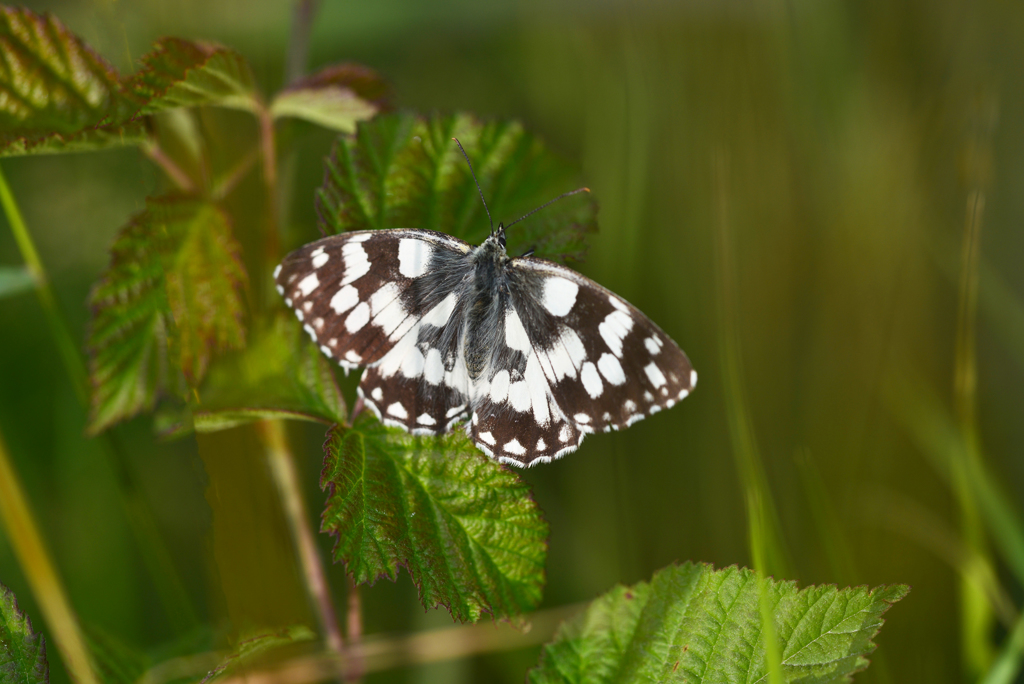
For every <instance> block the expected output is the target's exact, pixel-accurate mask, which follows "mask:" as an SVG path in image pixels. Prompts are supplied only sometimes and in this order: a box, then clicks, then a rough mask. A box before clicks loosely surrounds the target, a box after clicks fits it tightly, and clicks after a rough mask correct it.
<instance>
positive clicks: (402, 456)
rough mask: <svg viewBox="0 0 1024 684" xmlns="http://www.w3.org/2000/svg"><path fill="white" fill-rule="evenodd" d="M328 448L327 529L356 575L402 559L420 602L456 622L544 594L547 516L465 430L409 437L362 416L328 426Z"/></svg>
mask: <svg viewBox="0 0 1024 684" xmlns="http://www.w3.org/2000/svg"><path fill="white" fill-rule="evenodd" d="M324 450H325V453H326V459H325V463H324V470H323V474H322V475H321V479H320V486H321V487H322V488H324V489H326V490H327V491H328V497H327V508H326V509H325V511H324V514H323V530H324V531H325V532H330V533H331V534H333V535H335V537H336V544H335V547H334V559H335V561H341V562H344V563H345V564H346V567H347V569H348V572H349V573H350V574H351V575H352V577H353V578H354V579H355V581H356V582H359V583H366V582H369V583H373V582H375V581H376V580H378V579H380V578H382V577H387V578H389V579H391V580H394V579H396V578H397V576H398V569H399V567H400V566H405V567H406V568H407V569H408V570H409V574H410V575H411V576H412V580H413V582H414V583H415V584H416V585H417V587H418V588H419V594H420V600H421V601H422V602H423V605H424V606H425V607H428V608H429V607H435V606H437V605H439V604H440V605H444V606H445V607H447V608H448V610H449V611H450V612H451V614H452V617H454V618H455V619H457V620H462V621H465V620H473V621H475V620H477V619H479V618H480V616H481V614H482V613H484V612H489V613H490V614H491V615H492V616H494V617H495V618H501V617H508V616H513V615H517V614H519V613H522V612H524V611H527V610H530V609H532V608H533V607H535V606H536V605H537V603H538V602H539V601H540V598H541V589H542V586H543V584H544V559H545V556H546V554H547V545H546V542H545V540H546V538H547V533H548V526H547V523H546V522H544V520H543V519H542V518H541V516H540V511H539V510H538V509H537V505H536V504H535V503H534V501H533V499H532V498H531V497H530V493H529V489H528V487H527V486H526V485H525V484H523V483H522V482H520V481H519V480H518V479H517V478H516V476H515V475H514V474H513V473H512V472H511V471H509V470H508V469H507V468H505V467H504V466H501V465H499V464H497V463H496V462H494V461H493V460H491V459H489V458H487V457H486V456H484V455H483V454H481V453H480V452H479V451H477V450H476V449H475V448H474V447H473V445H472V443H470V442H469V440H468V439H466V437H465V436H464V435H462V433H461V432H460V433H458V434H456V435H451V436H448V437H446V438H435V437H430V438H427V437H412V436H410V435H408V434H407V433H405V432H403V431H401V430H396V429H389V428H385V427H384V426H383V425H381V424H380V422H379V421H377V420H376V419H374V418H373V417H372V416H368V415H367V414H365V413H364V414H363V415H362V416H361V417H360V419H359V420H357V421H356V424H355V426H354V427H353V428H349V429H346V428H343V427H335V428H333V429H332V430H331V431H330V432H328V436H327V443H326V444H325V445H324Z"/></svg>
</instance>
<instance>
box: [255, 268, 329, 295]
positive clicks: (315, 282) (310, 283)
mask: <svg viewBox="0 0 1024 684" xmlns="http://www.w3.org/2000/svg"><path fill="white" fill-rule="evenodd" d="M264 273H266V271H264ZM319 286H320V279H319V278H317V277H316V273H310V274H309V275H308V276H306V277H305V278H303V279H302V280H300V281H299V290H301V291H302V296H303V297H308V296H309V293H310V292H312V291H313V290H315V289H316V288H318V287H319Z"/></svg>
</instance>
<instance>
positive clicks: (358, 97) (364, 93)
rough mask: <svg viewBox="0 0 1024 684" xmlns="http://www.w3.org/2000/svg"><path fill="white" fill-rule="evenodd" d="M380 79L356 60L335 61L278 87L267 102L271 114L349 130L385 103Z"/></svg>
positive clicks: (385, 89) (380, 108)
mask: <svg viewBox="0 0 1024 684" xmlns="http://www.w3.org/2000/svg"><path fill="white" fill-rule="evenodd" d="M387 101H388V90H387V85H386V84H385V83H384V80H383V79H382V78H381V77H380V76H379V75H377V73H376V72H375V71H373V70H372V69H368V68H366V67H364V66H360V65H358V64H338V65H335V66H330V67H327V68H325V69H322V70H320V71H318V72H317V73H315V74H313V75H312V76H308V77H306V78H303V79H300V80H299V81H297V82H295V83H293V84H291V85H290V86H288V87H287V88H286V89H284V90H282V91H281V92H280V93H278V94H277V96H276V97H275V98H274V101H273V102H272V103H271V105H270V113H271V114H272V115H273V116H274V118H279V117H285V116H291V117H296V118H299V119H305V120H306V121H310V122H312V123H315V124H317V125H319V126H323V127H324V128H331V129H334V130H336V131H342V132H345V133H352V132H354V131H355V130H356V124H357V123H358V122H360V121H367V120H369V119H372V118H373V117H374V116H375V115H376V114H377V112H379V111H381V110H382V109H383V108H384V107H386V106H387Z"/></svg>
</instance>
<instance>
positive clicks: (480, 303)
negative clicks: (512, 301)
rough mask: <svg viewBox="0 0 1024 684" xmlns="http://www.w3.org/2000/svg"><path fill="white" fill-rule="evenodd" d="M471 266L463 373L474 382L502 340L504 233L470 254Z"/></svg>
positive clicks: (506, 263)
mask: <svg viewBox="0 0 1024 684" xmlns="http://www.w3.org/2000/svg"><path fill="white" fill-rule="evenodd" d="M469 259H470V262H471V263H472V264H473V282H472V284H471V285H470V305H469V313H468V315H467V316H466V328H465V338H464V344H465V347H464V348H465V350H466V351H465V358H466V370H467V371H468V373H469V377H470V379H472V380H476V379H477V378H478V377H480V374H481V373H483V371H484V369H485V368H486V367H487V363H488V360H489V359H490V357H491V355H492V354H493V352H494V350H495V349H496V348H498V343H499V342H500V341H501V340H500V339H499V337H498V335H499V332H498V331H500V330H502V329H503V328H502V325H501V323H502V320H503V315H504V310H505V300H506V299H507V292H508V284H507V268H508V265H509V263H510V262H511V259H509V257H508V254H507V253H506V251H505V231H504V229H503V228H502V227H501V226H499V227H498V231H497V232H495V233H493V234H492V235H491V236H490V237H488V238H487V239H486V240H484V243H483V244H482V245H480V246H479V247H477V248H476V249H474V250H473V251H472V252H471V253H470V255H469Z"/></svg>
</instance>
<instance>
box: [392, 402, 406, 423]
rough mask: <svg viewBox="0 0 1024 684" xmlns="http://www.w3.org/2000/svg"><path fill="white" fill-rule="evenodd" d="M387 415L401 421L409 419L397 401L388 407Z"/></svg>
mask: <svg viewBox="0 0 1024 684" xmlns="http://www.w3.org/2000/svg"><path fill="white" fill-rule="evenodd" d="M387 413H389V414H390V415H392V416H394V417H395V418H401V419H403V420H405V419H406V418H408V417H409V414H408V413H406V411H405V407H404V406H402V405H401V404H400V403H398V402H397V401H396V402H395V403H394V404H391V406H388V410H387Z"/></svg>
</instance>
